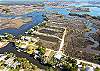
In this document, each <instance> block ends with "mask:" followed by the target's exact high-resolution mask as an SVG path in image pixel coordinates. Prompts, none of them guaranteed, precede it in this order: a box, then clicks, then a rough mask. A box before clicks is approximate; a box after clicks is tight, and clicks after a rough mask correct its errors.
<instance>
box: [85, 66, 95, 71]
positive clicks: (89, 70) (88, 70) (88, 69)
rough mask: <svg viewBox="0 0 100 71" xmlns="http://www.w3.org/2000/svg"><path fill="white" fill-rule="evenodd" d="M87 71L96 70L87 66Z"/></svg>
mask: <svg viewBox="0 0 100 71" xmlns="http://www.w3.org/2000/svg"><path fill="white" fill-rule="evenodd" d="M86 71H94V68H93V67H90V66H87V67H86Z"/></svg>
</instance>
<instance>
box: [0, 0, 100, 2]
mask: <svg viewBox="0 0 100 71" xmlns="http://www.w3.org/2000/svg"><path fill="white" fill-rule="evenodd" d="M0 1H29V2H31V1H32V2H34V1H36V2H37V1H45V0H0ZM48 1H58V0H48ZM64 1H100V0H64Z"/></svg>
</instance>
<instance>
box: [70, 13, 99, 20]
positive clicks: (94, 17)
mask: <svg viewBox="0 0 100 71" xmlns="http://www.w3.org/2000/svg"><path fill="white" fill-rule="evenodd" d="M69 15H70V16H78V17H83V18H86V16H90V17H91V18H93V19H98V20H100V16H91V15H88V14H82V15H80V14H75V13H69Z"/></svg>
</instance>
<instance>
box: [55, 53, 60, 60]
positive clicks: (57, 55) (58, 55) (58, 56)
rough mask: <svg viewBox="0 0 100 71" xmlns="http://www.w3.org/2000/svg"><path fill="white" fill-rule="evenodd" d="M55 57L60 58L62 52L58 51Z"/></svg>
mask: <svg viewBox="0 0 100 71" xmlns="http://www.w3.org/2000/svg"><path fill="white" fill-rule="evenodd" d="M54 57H55V58H57V59H59V60H60V59H61V57H62V53H61V52H57V53H56V54H55V56H54Z"/></svg>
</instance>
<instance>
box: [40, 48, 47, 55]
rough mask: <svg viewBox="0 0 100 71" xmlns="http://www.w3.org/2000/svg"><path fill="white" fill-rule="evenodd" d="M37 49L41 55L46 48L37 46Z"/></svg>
mask: <svg viewBox="0 0 100 71" xmlns="http://www.w3.org/2000/svg"><path fill="white" fill-rule="evenodd" d="M38 50H39V51H40V54H42V55H43V54H44V53H45V51H46V48H44V47H39V48H38Z"/></svg>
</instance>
